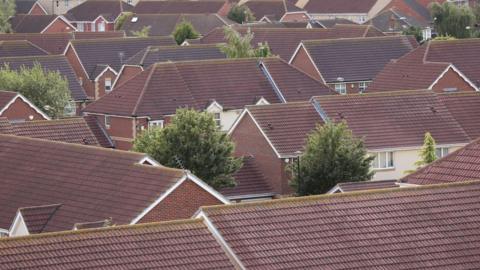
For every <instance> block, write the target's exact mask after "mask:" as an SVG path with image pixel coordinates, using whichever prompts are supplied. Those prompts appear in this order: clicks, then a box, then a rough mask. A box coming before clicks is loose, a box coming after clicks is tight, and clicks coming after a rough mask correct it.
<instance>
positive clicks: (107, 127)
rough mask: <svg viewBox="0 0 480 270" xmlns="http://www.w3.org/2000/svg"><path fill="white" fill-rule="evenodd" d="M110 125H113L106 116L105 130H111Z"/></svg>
mask: <svg viewBox="0 0 480 270" xmlns="http://www.w3.org/2000/svg"><path fill="white" fill-rule="evenodd" d="M110 125H111V120H110V116H108V115H105V128H106V129H110Z"/></svg>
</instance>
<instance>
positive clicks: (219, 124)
mask: <svg viewBox="0 0 480 270" xmlns="http://www.w3.org/2000/svg"><path fill="white" fill-rule="evenodd" d="M213 119H215V124H216V125H217V127H218V128H221V127H222V119H221V115H220V113H214V114H213Z"/></svg>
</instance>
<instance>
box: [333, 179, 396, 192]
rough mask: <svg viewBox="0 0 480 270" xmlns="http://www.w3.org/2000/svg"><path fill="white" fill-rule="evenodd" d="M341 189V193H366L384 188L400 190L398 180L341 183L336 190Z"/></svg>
mask: <svg viewBox="0 0 480 270" xmlns="http://www.w3.org/2000/svg"><path fill="white" fill-rule="evenodd" d="M336 188H339V191H340V192H342V193H344V192H353V191H366V190H374V189H384V188H398V184H397V180H376V181H360V182H347V183H339V184H337V186H335V187H334V189H336Z"/></svg>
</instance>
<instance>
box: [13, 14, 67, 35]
mask: <svg viewBox="0 0 480 270" xmlns="http://www.w3.org/2000/svg"><path fill="white" fill-rule="evenodd" d="M57 17H58V16H57V15H29V14H28V15H27V14H19V15H15V16H14V17H12V18H11V19H10V23H11V24H12V29H13V31H14V32H15V33H41V32H42V31H43V30H45V28H46V27H47V26H48V25H49V24H51V23H52V22H53V21H54V20H56V19H57ZM72 31H73V29H72Z"/></svg>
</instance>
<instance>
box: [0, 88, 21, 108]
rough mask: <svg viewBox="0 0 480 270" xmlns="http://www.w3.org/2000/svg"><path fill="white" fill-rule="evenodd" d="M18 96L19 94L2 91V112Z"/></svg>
mask: <svg viewBox="0 0 480 270" xmlns="http://www.w3.org/2000/svg"><path fill="white" fill-rule="evenodd" d="M16 96H17V92H12V91H3V90H0V111H1V110H2V109H4V108H5V106H7V105H8V104H9V103H10V102H11V101H12V100H13V98H15V97H16Z"/></svg>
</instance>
